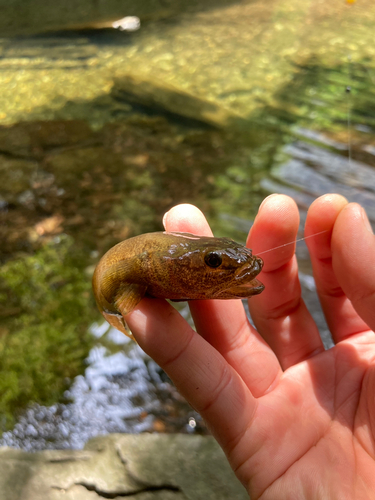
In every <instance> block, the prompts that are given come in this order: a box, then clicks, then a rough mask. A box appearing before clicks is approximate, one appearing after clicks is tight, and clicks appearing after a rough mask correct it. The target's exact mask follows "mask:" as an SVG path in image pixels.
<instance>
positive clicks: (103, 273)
mask: <svg viewBox="0 0 375 500" xmlns="http://www.w3.org/2000/svg"><path fill="white" fill-rule="evenodd" d="M262 266H263V261H262V259H260V258H259V257H256V256H254V255H253V254H252V252H251V250H250V249H248V248H246V247H244V246H243V245H240V244H239V243H236V242H235V241H233V240H231V239H229V238H212V237H207V236H197V235H194V234H190V233H177V232H175V233H172V232H158V233H147V234H142V235H140V236H135V237H134V238H129V239H127V240H125V241H122V242H121V243H118V244H117V245H115V246H114V247H113V248H111V249H110V250H109V251H108V252H107V253H106V254H105V255H104V256H103V257H102V259H101V260H100V262H99V264H98V265H97V267H96V269H95V272H94V276H93V289H94V295H95V299H96V302H97V305H98V307H99V310H100V312H101V313H102V314H103V316H104V317H105V318H106V320H107V321H108V322H109V323H110V324H112V326H114V327H115V328H117V329H119V330H121V331H123V332H124V333H126V334H127V335H129V332H128V330H127V328H126V324H125V322H124V319H123V316H125V315H126V314H129V313H130V312H131V311H132V310H133V309H134V308H135V307H136V305H137V304H138V303H139V302H140V301H141V299H142V298H143V297H155V298H163V299H171V300H194V299H201V300H204V299H236V298H244V297H250V296H252V295H256V294H259V293H261V292H262V291H263V289H264V285H263V284H262V283H260V282H259V281H258V280H257V279H256V276H257V275H258V274H259V272H260V271H261V269H262Z"/></svg>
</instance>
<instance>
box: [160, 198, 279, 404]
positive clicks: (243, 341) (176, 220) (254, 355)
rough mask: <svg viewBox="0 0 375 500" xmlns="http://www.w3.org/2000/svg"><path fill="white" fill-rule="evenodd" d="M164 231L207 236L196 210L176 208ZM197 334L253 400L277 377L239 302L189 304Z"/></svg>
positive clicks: (274, 361) (273, 359)
mask: <svg viewBox="0 0 375 500" xmlns="http://www.w3.org/2000/svg"><path fill="white" fill-rule="evenodd" d="M164 223H165V227H166V229H167V230H168V231H185V232H191V233H194V234H200V235H207V236H211V235H212V233H211V229H210V227H209V225H208V223H207V221H206V219H205V217H204V215H203V214H202V212H201V211H200V210H198V209H197V208H196V207H194V206H192V205H178V206H176V207H174V208H173V209H172V210H170V211H169V212H168V213H167V214H166V215H165V217H164ZM189 306H190V310H191V314H192V316H193V319H194V323H195V326H196V328H197V331H198V333H199V334H200V335H202V337H204V338H205V339H206V340H207V341H208V342H209V343H210V344H211V345H212V346H213V347H215V349H217V350H218V351H219V352H220V353H221V355H222V356H223V357H224V358H225V359H226V361H228V363H229V364H230V365H231V366H232V367H233V368H234V369H235V370H237V371H238V373H239V374H240V376H241V377H242V378H243V380H244V381H245V383H246V384H247V386H248V387H249V389H250V390H251V391H252V393H253V394H254V396H260V395H262V394H264V393H265V392H266V391H267V390H268V389H269V387H270V386H271V385H272V384H273V383H274V381H275V379H276V378H277V377H278V376H279V375H280V374H281V370H280V365H279V363H278V361H277V359H276V357H275V355H274V353H273V352H272V350H271V349H270V348H269V346H268V345H267V344H266V343H265V342H264V340H263V339H262V338H261V337H260V336H259V335H258V333H257V332H256V331H255V330H254V329H253V328H252V327H251V325H250V324H249V322H248V319H247V317H246V313H245V310H244V308H243V305H242V302H241V301H240V300H195V301H190V303H189Z"/></svg>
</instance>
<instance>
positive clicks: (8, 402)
mask: <svg viewBox="0 0 375 500" xmlns="http://www.w3.org/2000/svg"><path fill="white" fill-rule="evenodd" d="M0 279H1V288H2V294H3V295H4V294H5V293H7V294H8V297H9V300H8V304H7V303H3V307H2V316H3V319H4V322H3V323H4V327H3V329H2V333H3V334H2V336H1V338H0V371H1V378H0V414H1V415H2V420H3V429H4V428H6V427H8V426H9V425H10V424H11V423H12V421H13V419H14V414H15V413H16V412H17V410H20V409H22V408H24V407H25V406H26V405H28V404H29V402H33V401H37V402H39V403H44V404H50V403H52V402H55V401H56V400H58V399H59V398H61V395H62V393H63V391H64V389H65V388H66V385H67V382H68V381H69V379H71V378H72V377H74V376H76V375H77V374H78V373H79V372H81V371H82V369H83V361H84V359H85V357H86V356H87V353H88V349H89V347H90V344H91V342H92V340H91V339H90V336H89V334H88V333H87V329H88V325H89V324H90V321H91V320H92V299H91V286H90V280H89V279H88V277H87V276H86V274H85V272H84V269H83V266H82V265H81V263H80V260H79V258H78V257H77V255H76V253H75V252H74V248H73V245H72V240H71V239H70V238H69V237H67V236H65V235H63V236H60V237H59V238H55V240H54V241H52V242H50V243H49V244H46V245H45V246H43V247H42V248H41V249H40V250H39V251H37V252H36V253H35V254H34V255H31V256H23V257H20V258H18V259H16V260H11V261H9V262H7V263H6V264H5V265H4V266H3V267H2V268H1V270H0ZM7 307H8V309H7ZM12 311H18V314H17V317H13V316H12V315H11V314H9V316H8V317H7V312H10V313H11V312H12ZM9 331H11V332H12V333H11V334H10V333H8V332H9Z"/></svg>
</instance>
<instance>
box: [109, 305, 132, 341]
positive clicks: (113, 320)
mask: <svg viewBox="0 0 375 500" xmlns="http://www.w3.org/2000/svg"><path fill="white" fill-rule="evenodd" d="M102 315H103V316H104V318H105V319H106V320H107V321H108V323H109V324H110V325H111V326H113V327H114V328H116V330H119V331H120V332H122V333H125V335H127V336H128V337H130V338H131V339H132V340H134V341H136V340H135V338H134V337H133V334H132V332H131V331H130V329H129V326H128V324H127V323H126V321H125V320H124V318H123V317H122V316H121V314H114V313H107V312H105V311H102Z"/></svg>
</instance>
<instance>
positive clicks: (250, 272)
mask: <svg viewBox="0 0 375 500" xmlns="http://www.w3.org/2000/svg"><path fill="white" fill-rule="evenodd" d="M262 267H263V260H262V259H261V258H259V257H255V258H254V260H253V261H252V262H251V264H245V265H244V266H242V267H240V268H239V269H238V270H237V271H236V273H235V275H234V279H235V281H236V282H237V283H238V282H242V281H243V282H248V281H249V280H252V279H254V278H255V277H256V276H258V274H259V273H260V272H261V270H262Z"/></svg>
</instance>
